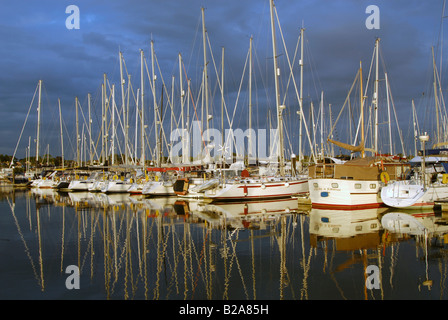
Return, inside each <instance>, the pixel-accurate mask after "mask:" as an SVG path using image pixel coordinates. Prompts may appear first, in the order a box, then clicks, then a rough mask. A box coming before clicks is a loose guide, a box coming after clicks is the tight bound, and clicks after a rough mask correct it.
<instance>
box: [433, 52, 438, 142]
mask: <svg viewBox="0 0 448 320" xmlns="http://www.w3.org/2000/svg"><path fill="white" fill-rule="evenodd" d="M431 50H432V61H433V69H434V101H435V104H436V119H437V132H436V133H437V144H439V143H440V128H439V126H440V124H439V98H438V96H437V83H436V82H437V76H436V61H435V60H434V47H432V48H431Z"/></svg>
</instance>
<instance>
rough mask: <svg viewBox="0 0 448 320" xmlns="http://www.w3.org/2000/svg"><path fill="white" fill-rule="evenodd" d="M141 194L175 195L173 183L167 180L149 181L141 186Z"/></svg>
mask: <svg viewBox="0 0 448 320" xmlns="http://www.w3.org/2000/svg"><path fill="white" fill-rule="evenodd" d="M142 194H143V195H147V196H175V195H176V193H175V192H174V189H173V183H171V182H168V181H149V182H148V183H146V184H145V185H144V186H143V189H142Z"/></svg>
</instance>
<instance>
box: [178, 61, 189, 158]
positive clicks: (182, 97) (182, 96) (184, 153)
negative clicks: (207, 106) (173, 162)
mask: <svg viewBox="0 0 448 320" xmlns="http://www.w3.org/2000/svg"><path fill="white" fill-rule="evenodd" d="M179 85H180V88H179V91H180V107H181V111H180V114H181V122H182V126H181V127H182V133H181V139H182V140H181V141H182V163H187V162H188V154H189V153H188V152H187V141H186V137H185V112H184V109H185V97H187V99H188V95H185V91H184V87H183V76H182V55H181V54H180V53H179Z"/></svg>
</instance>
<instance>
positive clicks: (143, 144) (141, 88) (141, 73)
mask: <svg viewBox="0 0 448 320" xmlns="http://www.w3.org/2000/svg"><path fill="white" fill-rule="evenodd" d="M143 66H144V58H143V50H142V49H140V67H141V69H140V94H141V98H140V105H141V124H140V126H141V133H140V134H141V137H140V139H141V141H140V144H141V155H140V163H141V165H142V166H143V167H144V166H145V161H146V159H145V108H144V97H145V91H144V85H145V80H144V77H143Z"/></svg>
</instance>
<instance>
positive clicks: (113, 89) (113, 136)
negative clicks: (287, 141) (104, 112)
mask: <svg viewBox="0 0 448 320" xmlns="http://www.w3.org/2000/svg"><path fill="white" fill-rule="evenodd" d="M111 96H112V116H111V117H112V118H111V122H112V124H111V127H112V140H111V146H110V148H111V157H112V159H111V164H112V165H114V164H115V84H112V92H111Z"/></svg>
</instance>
